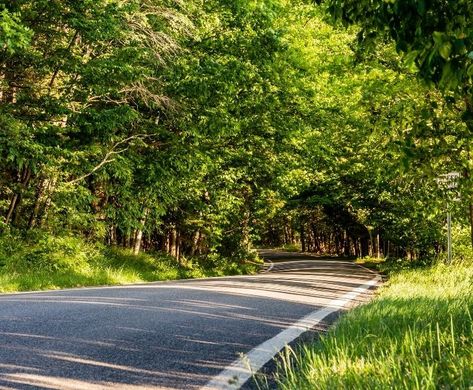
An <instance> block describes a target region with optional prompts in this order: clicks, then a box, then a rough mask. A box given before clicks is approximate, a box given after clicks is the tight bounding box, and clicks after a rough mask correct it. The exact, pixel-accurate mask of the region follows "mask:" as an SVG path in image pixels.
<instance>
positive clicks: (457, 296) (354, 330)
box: [276, 262, 473, 390]
mask: <svg viewBox="0 0 473 390" xmlns="http://www.w3.org/2000/svg"><path fill="white" fill-rule="evenodd" d="M371 265H373V264H371ZM377 267H378V268H381V269H382V270H383V271H384V272H385V273H388V274H389V281H388V282H387V283H386V284H385V285H384V286H383V287H381V288H380V289H379V290H378V294H377V296H376V298H375V299H374V300H373V301H371V302H370V303H368V304H366V305H364V306H360V307H358V308H356V309H354V310H352V311H350V312H349V313H347V314H346V315H344V316H343V317H342V318H341V319H340V320H339V321H338V323H337V324H336V326H335V327H334V328H332V329H331V330H330V331H329V332H328V334H327V335H326V336H324V337H322V339H321V340H320V341H319V342H315V343H312V344H309V345H305V346H304V347H302V349H300V350H297V351H296V352H294V351H292V350H289V349H288V350H287V351H286V352H285V353H284V354H283V355H282V357H283V359H282V363H281V365H280V367H279V370H278V372H277V374H276V381H277V384H278V387H279V388H280V389H298V390H302V389H422V390H424V389H439V388H440V389H469V388H472V387H473V322H472V315H473V264H472V263H471V262H470V263H469V264H465V263H463V264H454V265H451V266H446V265H444V264H436V265H433V266H423V267H418V268H412V267H411V265H409V264H408V263H406V262H393V263H384V264H379V265H378V266H377Z"/></svg>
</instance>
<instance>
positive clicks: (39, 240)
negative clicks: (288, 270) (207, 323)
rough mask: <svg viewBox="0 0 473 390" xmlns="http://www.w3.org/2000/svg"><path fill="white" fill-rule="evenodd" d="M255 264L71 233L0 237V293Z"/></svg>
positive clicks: (230, 270) (227, 270)
mask: <svg viewBox="0 0 473 390" xmlns="http://www.w3.org/2000/svg"><path fill="white" fill-rule="evenodd" d="M257 269H258V266H257V265H256V264H254V263H236V262H229V261H228V260H226V259H223V258H221V257H218V256H207V257H206V258H193V259H183V261H181V263H178V262H177V260H176V259H174V258H173V257H170V256H167V255H165V254H163V253H159V252H156V253H141V254H139V255H133V254H131V253H130V251H129V250H125V249H121V248H110V247H106V246H103V245H99V244H96V243H90V242H87V241H85V240H83V239H80V238H77V237H71V236H62V237H54V236H48V235H41V236H38V237H29V238H27V239H25V238H19V237H16V236H13V235H2V236H0V292H3V293H6V292H17V291H32V290H51V289H59V288H68V287H84V286H102V285H120V284H128V283H139V282H152V281H159V280H175V279H190V278H201V277H208V276H224V275H237V274H248V273H253V272H255V271H256V270H257Z"/></svg>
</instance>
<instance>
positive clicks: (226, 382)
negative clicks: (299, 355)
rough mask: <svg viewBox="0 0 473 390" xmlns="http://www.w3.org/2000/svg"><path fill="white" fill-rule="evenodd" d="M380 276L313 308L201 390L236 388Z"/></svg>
mask: <svg viewBox="0 0 473 390" xmlns="http://www.w3.org/2000/svg"><path fill="white" fill-rule="evenodd" d="M381 280H382V279H381V276H380V275H376V277H375V278H374V279H372V280H370V281H369V282H366V283H364V284H362V285H360V286H359V287H357V288H355V289H353V290H352V291H350V292H349V293H347V294H345V295H343V296H342V297H341V298H339V299H334V300H332V301H330V302H329V304H328V305H327V306H328V307H325V308H323V309H319V310H316V311H313V312H312V313H310V314H308V315H307V316H305V317H303V318H302V319H300V320H299V321H297V322H296V323H294V324H292V325H291V326H290V327H288V328H286V329H285V330H283V331H282V332H280V333H279V334H277V335H276V336H274V337H273V338H271V339H269V340H266V341H265V342H263V343H262V344H260V345H258V346H257V347H255V348H253V349H252V350H251V351H249V352H248V353H247V354H245V355H244V356H242V357H241V358H239V359H237V360H235V361H234V362H233V363H232V364H230V365H229V366H227V367H226V368H225V369H224V370H223V371H222V372H221V373H220V374H218V375H217V376H215V377H213V378H212V379H211V380H210V381H209V382H207V384H206V385H205V386H204V387H202V388H201V389H202V390H204V389H205V390H210V389H219V390H237V389H239V388H240V387H241V386H243V384H244V383H245V382H246V381H247V380H248V379H250V378H251V376H252V375H253V374H254V373H256V372H257V371H259V370H260V369H261V368H262V367H263V366H264V365H265V364H266V363H267V362H269V361H270V360H271V359H272V358H273V357H274V356H275V355H276V354H277V353H279V352H280V351H281V350H282V349H283V348H284V347H285V346H286V345H288V344H289V343H290V342H292V341H294V340H295V339H296V338H298V337H299V336H300V335H301V334H302V333H304V332H306V331H308V330H310V329H312V328H313V327H315V326H316V325H317V324H319V323H320V322H321V321H322V320H323V319H324V318H325V317H327V316H329V315H330V314H332V313H334V312H336V311H338V310H340V309H342V308H343V307H344V306H345V305H347V304H348V303H349V302H351V301H352V300H353V299H355V298H356V297H357V296H358V295H360V294H362V293H363V292H365V291H367V290H368V289H369V288H370V287H372V286H375V285H377V284H378V282H380V281H381Z"/></svg>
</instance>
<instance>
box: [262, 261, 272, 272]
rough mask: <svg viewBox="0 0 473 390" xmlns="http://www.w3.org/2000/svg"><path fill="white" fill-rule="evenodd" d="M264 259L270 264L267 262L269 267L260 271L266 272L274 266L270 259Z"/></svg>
mask: <svg viewBox="0 0 473 390" xmlns="http://www.w3.org/2000/svg"><path fill="white" fill-rule="evenodd" d="M266 261H267V262H268V263H270V264H269V267H268V268H267V269H265V270H264V271H263V272H262V273H263V274H265V273H266V272H270V271H271V270H272V269H273V267H274V263H273V262H272V261H271V260H266Z"/></svg>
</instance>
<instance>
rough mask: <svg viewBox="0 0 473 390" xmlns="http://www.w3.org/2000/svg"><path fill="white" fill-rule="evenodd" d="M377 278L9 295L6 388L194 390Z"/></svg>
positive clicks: (287, 273)
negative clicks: (272, 339)
mask: <svg viewBox="0 0 473 390" xmlns="http://www.w3.org/2000/svg"><path fill="white" fill-rule="evenodd" d="M372 277H373V275H372V274H370V273H369V271H366V270H364V269H362V268H359V267H357V266H356V265H354V264H351V263H348V262H340V261H333V262H331V261H327V260H303V261H297V262H291V263H285V262H280V263H277V264H276V265H275V266H274V269H273V271H272V272H269V273H264V274H260V275H255V276H247V277H242V276H236V277H229V278H212V279H202V280H193V281H177V282H167V283H150V284H140V285H128V286H122V287H108V288H103V289H98V288H90V289H71V290H62V291H52V292H42V293H36V294H9V295H3V296H0V305H1V313H2V314H1V315H0V321H1V322H0V347H1V348H0V363H1V364H0V388H1V387H2V386H6V387H7V388H8V387H14V388H18V387H19V388H25V389H29V388H31V385H33V384H35V386H36V388H38V387H40V388H45V389H79V388H81V389H84V388H87V389H109V388H110V389H112V388H118V387H120V388H129V389H146V388H151V387H153V388H184V387H185V388H197V387H199V386H202V385H204V384H205V383H206V382H207V381H208V379H209V378H210V377H212V376H214V375H216V374H218V373H219V372H220V371H221V370H222V369H223V368H224V367H226V366H227V365H228V364H230V363H231V362H232V361H233V360H234V359H235V358H236V357H238V356H239V355H240V354H241V353H245V352H247V351H249V350H251V349H252V348H253V347H254V346H255V345H258V344H260V343H261V342H264V341H265V340H267V339H268V338H271V337H273V336H274V335H276V334H278V333H279V332H280V331H281V330H283V329H285V328H287V327H288V326H290V325H292V324H294V323H295V322H297V321H299V320H300V318H302V317H304V316H305V315H307V314H308V313H310V312H312V311H314V310H316V309H318V308H320V307H331V305H332V306H333V305H337V299H339V298H340V297H341V296H343V295H345V294H347V293H348V292H350V291H352V290H353V289H354V288H356V287H357V286H360V285H362V284H363V283H365V282H366V281H367V280H370V279H371V278H372ZM357 299H358V300H359V302H362V301H363V300H365V299H366V295H364V296H363V295H362V296H360V297H358V298H357ZM302 325H303V324H302ZM323 328H324V326H323V325H321V327H320V328H319V329H323ZM150 386H151V387H150Z"/></svg>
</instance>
